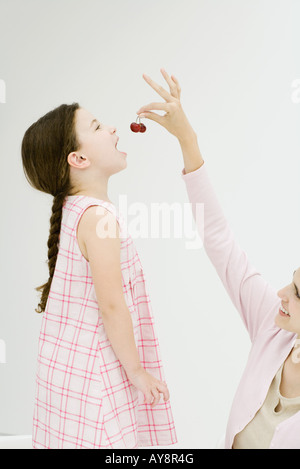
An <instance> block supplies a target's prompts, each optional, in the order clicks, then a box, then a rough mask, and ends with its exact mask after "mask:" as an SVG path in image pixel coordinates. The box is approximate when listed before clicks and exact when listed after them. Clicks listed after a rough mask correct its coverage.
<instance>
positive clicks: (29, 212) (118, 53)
mask: <svg viewBox="0 0 300 469" xmlns="http://www.w3.org/2000/svg"><path fill="white" fill-rule="evenodd" d="M299 15H300V2H299V0H295V1H293V0H281V1H279V0H242V1H241V0H197V1H196V0H187V1H182V0H155V1H154V0H152V1H151V2H136V1H135V0H109V1H99V0H98V1H96V0H55V1H54V0H51V1H50V0H9V1H8V0H1V1H0V39H1V40H0V59H1V60H0V79H2V80H4V82H5V85H6V102H5V103H0V132H1V138H0V158H1V185H0V196H1V243H0V246H1V304H0V307H1V312H0V339H1V340H2V341H5V344H6V361H7V363H6V364H1V363H0V433H11V434H22V433H23V434H24V433H31V428H32V412H33V400H34V392H35V370H36V359H37V345H38V334H39V329H40V324H41V318H42V316H41V315H38V314H37V313H36V312H35V311H34V309H35V308H36V307H37V304H38V300H39V297H38V293H37V292H36V291H35V290H34V288H35V287H37V286H39V285H41V284H43V283H44V282H45V281H46V280H47V279H48V270H47V264H46V261H47V240H48V234H49V219H50V215H51V205H52V197H51V196H49V195H47V194H43V193H41V192H38V191H36V190H34V189H33V188H31V186H29V184H28V182H27V181H26V179H25V176H24V173H23V168H22V162H21V153H20V146H21V140H22V137H23V135H24V132H25V130H26V129H27V128H28V127H29V126H30V125H31V124H32V123H33V122H34V121H35V120H37V119H38V118H39V117H41V116H42V115H43V114H45V113H46V112H48V111H50V110H51V109H53V108H54V107H56V106H58V105H60V104H62V103H68V104H70V103H72V102H73V101H77V102H79V104H80V105H81V106H82V107H85V108H86V109H88V110H89V111H90V112H92V113H94V114H95V116H96V117H97V118H98V119H99V120H100V121H101V122H104V123H105V124H112V125H115V126H116V128H117V135H119V137H120V141H119V144H118V148H119V149H120V150H124V151H126V152H127V154H128V156H127V163H128V166H127V169H126V170H125V171H122V172H120V173H118V174H116V175H115V176H113V177H112V178H111V180H110V183H109V197H110V199H111V200H112V201H114V203H116V205H118V198H119V195H120V194H127V197H128V204H130V203H133V202H143V203H146V204H148V205H149V206H150V204H151V203H152V202H157V203H160V202H169V203H173V202H180V203H186V202H188V198H187V193H186V190H185V184H184V182H183V181H182V179H181V171H182V168H183V160H182V154H181V149H180V145H179V143H178V141H177V140H176V138H175V137H174V136H173V135H171V134H169V133H168V132H167V131H166V130H165V129H164V128H163V127H161V126H160V125H159V124H157V123H155V122H153V121H150V120H147V119H144V120H143V122H144V123H145V125H146V126H147V131H146V132H145V133H144V134H134V133H132V132H131V131H130V129H129V126H130V123H131V122H133V121H135V120H136V111H137V110H138V109H139V108H140V107H141V106H142V105H144V104H147V103H150V102H153V101H154V102H160V101H163V99H162V98H161V97H160V96H159V95H158V94H157V93H156V92H155V91H154V90H153V89H152V88H151V87H150V86H149V85H148V84H147V83H146V82H145V81H144V79H143V78H142V74H143V73H146V74H148V75H150V77H151V78H152V79H154V80H155V81H156V82H157V83H159V84H160V85H162V86H164V87H165V88H166V89H168V86H167V84H166V82H165V81H164V79H163V76H162V75H161V73H160V68H161V67H165V68H166V70H167V72H168V73H169V75H171V74H174V75H175V76H176V77H177V78H178V80H179V82H180V86H181V88H182V93H181V101H182V105H183V108H184V111H185V113H186V115H187V116H188V119H189V121H190V122H191V124H192V126H193V128H194V130H195V132H196V133H197V135H198V142H199V146H200V150H201V153H202V155H203V158H204V160H205V164H206V165H207V170H208V171H209V175H210V179H211V181H212V183H213V185H214V188H215V191H216V193H217V195H218V198H219V201H220V204H221V206H222V208H223V210H224V213H225V215H226V217H227V219H228V221H229V222H230V225H231V227H232V229H233V231H234V233H235V235H236V238H237V239H238V241H239V244H240V246H241V247H242V248H243V249H244V250H245V251H246V252H247V254H248V257H249V259H250V261H251V262H252V263H253V264H254V265H255V266H256V267H257V269H258V270H259V271H260V272H261V273H262V275H263V276H264V277H265V278H266V279H267V280H268V281H270V282H271V283H272V284H273V285H274V286H275V288H277V289H278V290H279V289H280V288H281V287H283V286H285V285H286V284H288V283H290V282H291V279H292V273H293V271H294V270H295V269H296V268H298V267H299V266H300V252H299V245H300V242H299V239H300V238H299V234H300V216H299V200H300V198H299V195H300V190H299V170H300V158H299V149H300V142H299V135H300V132H299V113H300V104H299V103H297V100H295V99H293V91H294V90H293V87H292V85H293V82H294V80H297V79H299V78H300V63H299V43H300V28H299ZM158 113H161V112H158ZM135 243H136V246H137V249H138V251H139V254H140V258H141V260H142V263H143V266H144V270H145V274H146V279H147V283H148V290H149V294H150V298H151V300H152V308H153V312H154V316H155V321H156V328H157V334H158V337H159V341H160V347H161V352H162V358H163V364H164V368H165V374H166V380H167V383H168V386H169V390H170V396H171V398H170V399H171V405H172V410H173V414H174V419H175V423H176V430H177V435H178V439H179V443H178V445H177V447H178V448H210V447H213V446H214V445H215V443H216V441H217V440H218V438H219V436H220V435H222V434H223V433H224V432H225V429H226V423H227V418H228V414H229V411H230V406H231V403H232V399H233V396H234V393H235V390H236V388H237V385H238V383H239V380H240V377H241V374H242V372H243V369H244V367H245V364H246V361H247V356H248V353H249V350H250V341H249V338H248V334H247V332H246V330H245V329H244V326H243V323H242V321H241V319H240V318H239V315H238V313H237V311H236V309H235V308H234V306H233V305H232V303H231V300H230V299H229V297H228V295H227V292H226V291H225V289H224V287H223V285H222V283H221V281H220V279H219V277H218V275H217V273H216V271H215V269H214V266H213V265H212V264H211V262H210V261H209V259H208V257H207V255H206V253H205V250H204V249H203V247H202V248H200V249H198V250H188V249H186V244H185V243H186V239H183V238H182V239H174V238H171V239H162V238H161V239H151V238H148V239H136V240H135Z"/></svg>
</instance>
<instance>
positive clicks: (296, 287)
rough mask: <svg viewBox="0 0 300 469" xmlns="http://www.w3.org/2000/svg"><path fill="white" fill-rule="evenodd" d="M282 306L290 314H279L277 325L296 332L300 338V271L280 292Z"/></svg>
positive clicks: (298, 270) (276, 320)
mask: <svg viewBox="0 0 300 469" xmlns="http://www.w3.org/2000/svg"><path fill="white" fill-rule="evenodd" d="M278 296H279V298H281V300H282V301H281V305H282V306H283V308H284V309H285V311H286V312H287V313H288V314H285V315H283V313H280V312H278V314H277V316H276V318H275V323H276V325H277V326H278V327H280V328H281V329H285V330H287V331H290V332H295V333H297V334H298V338H300V269H297V270H295V271H294V273H293V279H292V282H291V283H290V284H289V285H287V286H286V287H284V288H282V289H281V290H279V292H278Z"/></svg>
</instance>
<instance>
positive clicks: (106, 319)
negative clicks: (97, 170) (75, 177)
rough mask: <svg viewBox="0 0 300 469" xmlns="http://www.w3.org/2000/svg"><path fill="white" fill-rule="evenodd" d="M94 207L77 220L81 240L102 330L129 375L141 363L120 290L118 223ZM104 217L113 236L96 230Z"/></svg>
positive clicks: (137, 369)
mask: <svg viewBox="0 0 300 469" xmlns="http://www.w3.org/2000/svg"><path fill="white" fill-rule="evenodd" d="M97 208H98V207H97V206H92V207H90V208H88V209H87V210H86V211H85V212H84V214H83V216H82V219H81V222H80V223H82V233H83V240H84V243H85V247H86V251H87V255H88V260H89V264H90V269H91V273H92V277H93V282H94V287H95V293H96V296H97V300H98V305H99V310H100V313H101V317H102V320H103V324H104V329H105V332H106V334H107V337H108V340H109V341H110V343H111V345H112V347H113V350H114V352H115V354H116V356H117V357H118V359H119V360H120V362H121V364H122V365H123V367H124V368H125V371H126V373H127V374H128V375H130V374H132V373H135V372H137V371H139V370H140V369H141V368H142V366H141V363H140V359H139V354H138V350H137V347H136V343H135V339H134V333H133V324H132V319H131V315H130V311H129V309H128V307H127V304H126V301H125V298H124V293H123V286H122V273H121V266H120V237H119V236H120V234H119V227H118V223H117V221H116V218H115V217H114V216H113V214H111V213H110V212H108V211H106V210H105V212H106V213H105V215H102V214H101V215H100V216H99V214H98V213H97ZM103 217H105V222H107V223H108V226H109V227H110V228H111V229H112V236H108V237H106V238H101V237H100V236H99V235H98V234H97V224H98V223H99V222H101V218H103ZM99 226H100V223H99V225H98V227H99Z"/></svg>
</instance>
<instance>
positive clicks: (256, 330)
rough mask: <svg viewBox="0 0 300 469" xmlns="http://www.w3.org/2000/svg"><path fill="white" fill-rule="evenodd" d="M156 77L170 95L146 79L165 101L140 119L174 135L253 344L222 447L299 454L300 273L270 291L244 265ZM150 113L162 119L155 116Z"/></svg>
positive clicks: (192, 141)
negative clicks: (160, 112) (294, 450)
mask: <svg viewBox="0 0 300 469" xmlns="http://www.w3.org/2000/svg"><path fill="white" fill-rule="evenodd" d="M162 72H163V75H164V77H165V79H166V81H167V83H168V85H169V87H170V94H169V93H168V92H167V91H166V90H164V89H163V88H162V87H161V86H158V85H157V84H156V83H155V82H154V81H153V80H151V78H149V77H147V76H146V75H145V76H144V78H145V80H146V81H147V83H148V84H149V85H150V86H151V87H152V88H153V89H154V90H155V91H157V93H158V94H159V95H160V96H161V97H162V98H164V99H165V101H166V102H165V103H151V104H149V105H146V106H143V107H142V108H141V109H140V110H139V111H138V114H139V115H140V117H146V118H149V119H152V120H154V121H155V122H158V123H159V124H161V125H162V126H163V127H165V128H166V129H167V130H168V131H169V132H171V133H172V134H174V135H175V136H176V137H178V139H179V142H180V145H181V149H182V152H183V159H184V168H183V170H182V178H183V180H184V182H185V184H186V188H187V193H188V196H189V200H190V202H191V204H192V209H193V214H194V218H195V220H196V204H197V203H201V204H204V220H205V226H204V231H203V233H204V235H203V238H202V240H203V246H204V248H205V250H206V253H207V254H208V256H209V258H210V260H211V261H212V263H213V264H214V266H215V268H216V271H217V273H218V275H219V277H220V279H221V280H222V282H223V285H224V287H225V288H226V290H227V292H228V294H229V296H230V298H231V300H232V302H233V304H234V306H235V307H236V308H237V310H238V311H239V313H240V315H241V317H242V320H243V322H244V324H245V326H246V328H247V330H248V332H249V335H250V339H251V342H252V347H251V352H250V355H249V359H248V362H247V365H246V369H245V372H244V374H243V376H242V379H241V382H240V385H239V387H238V389H237V392H236V395H235V398H234V401H233V405H232V409H231V412H230V416H229V421H228V425H227V431H226V437H225V447H226V448H227V449H231V448H233V449H267V448H278V449H300V353H299V352H300V349H298V350H297V347H298V345H299V343H300V296H299V294H300V268H298V269H297V270H295V271H294V272H293V280H292V282H291V283H290V284H289V285H287V286H286V287H284V288H282V289H281V290H280V291H279V292H278V293H276V291H275V290H274V288H273V287H272V286H271V285H270V284H269V283H268V282H267V281H266V280H264V279H263V278H262V276H261V274H260V273H259V272H258V271H257V270H256V268H255V267H254V266H253V265H252V264H251V263H250V262H249V260H248V257H247V255H246V253H245V252H244V251H243V250H242V249H241V248H240V247H239V245H238V244H237V242H236V241H235V239H234V234H233V232H232V231H231V229H230V227H229V225H228V222H227V220H226V218H225V216H224V214H223V211H222V209H221V207H220V205H219V202H218V200H217V197H216V194H215V192H214V190H213V186H212V185H211V182H210V180H209V177H208V172H207V169H206V165H205V164H204V160H203V158H202V156H201V153H200V150H199V147H198V143H197V135H196V134H195V132H194V130H193V129H192V128H191V126H189V124H188V122H187V119H186V116H185V114H184V112H183V110H182V107H181V103H180V92H181V90H180V86H179V83H178V80H177V79H176V78H175V77H173V76H171V78H170V77H169V76H168V74H167V73H166V72H165V71H164V70H162ZM151 109H158V110H164V111H166V114H165V115H164V116H159V115H157V114H156V113H153V112H149V111H150V110H151ZM196 221H197V220H196ZM199 228H200V227H199ZM199 232H200V234H201V233H202V230H201V229H199Z"/></svg>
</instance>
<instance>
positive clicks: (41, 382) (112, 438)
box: [32, 195, 177, 449]
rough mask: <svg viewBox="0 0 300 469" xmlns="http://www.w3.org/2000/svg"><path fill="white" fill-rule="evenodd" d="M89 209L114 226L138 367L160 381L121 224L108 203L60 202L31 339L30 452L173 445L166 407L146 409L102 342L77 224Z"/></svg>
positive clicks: (134, 256) (136, 268)
mask: <svg viewBox="0 0 300 469" xmlns="http://www.w3.org/2000/svg"><path fill="white" fill-rule="evenodd" d="M91 205H100V206H102V207H104V208H106V209H107V210H109V211H110V212H112V213H113V214H114V215H115V216H116V219H117V221H118V223H119V229H120V237H121V259H120V261H121V269H122V278H123V291H124V296H125V300H126V303H127V306H128V309H129V311H130V314H131V317H132V321H133V328H134V337H135V341H136V345H137V349H138V351H139V356H140V361H141V364H142V366H143V367H144V368H145V370H146V371H148V372H149V373H151V374H152V375H153V376H155V377H156V378H157V379H160V380H162V381H165V377H164V370H163V367H162V361H161V356H160V348H159V343H158V339H157V336H156V332H155V329H154V319H153V314H152V309H151V304H150V299H149V296H148V293H147V290H146V285H145V276H144V272H143V267H142V265H141V261H140V259H139V256H138V253H137V251H136V249H135V246H134V244H133V241H132V238H131V236H130V235H129V234H128V233H127V228H126V226H125V223H124V219H123V218H122V216H120V215H119V214H118V213H117V210H116V208H115V206H114V205H113V204H111V203H109V202H106V201H102V200H100V199H97V198H92V197H87V196H80V195H79V196H67V197H66V199H65V201H64V205H63V213H62V224H61V231H60V241H59V252H58V256H57V261H56V266H55V272H54V276H53V280H52V284H51V289H50V293H49V296H48V301H47V305H46V309H45V312H44V313H43V316H42V324H41V331H40V337H39V351H38V366H37V374H36V395H35V403H34V416H33V438H32V439H33V447H34V448H57V449H65V448H66V449H67V448H138V447H140V446H160V445H162V446H164V445H172V444H175V443H176V442H177V436H176V432H175V425H174V420H173V416H172V411H171V405H170V401H167V402H164V400H163V395H162V394H161V398H160V401H159V403H158V404H157V405H156V406H155V407H154V408H152V407H151V404H144V402H143V401H144V395H143V393H142V392H141V391H139V390H138V389H137V388H136V387H135V386H133V385H132V384H131V383H130V381H129V380H128V378H127V375H126V372H125V369H124V368H123V366H122V365H121V363H120V361H119V360H118V358H117V357H116V355H115V353H114V351H113V348H112V346H111V344H110V342H109V340H108V338H107V336H106V333H105V329H104V326H103V322H102V318H101V313H100V311H99V306H98V302H97V298H96V295H95V289H94V284H93V279H92V275H91V271H90V266H89V263H88V262H87V261H86V259H85V258H84V256H83V255H82V253H81V251H80V248H79V245H78V242H77V237H76V233H77V231H76V230H77V225H78V222H79V220H80V217H81V215H82V214H83V212H84V211H85V210H86V209H87V208H88V207H90V206H91Z"/></svg>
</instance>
